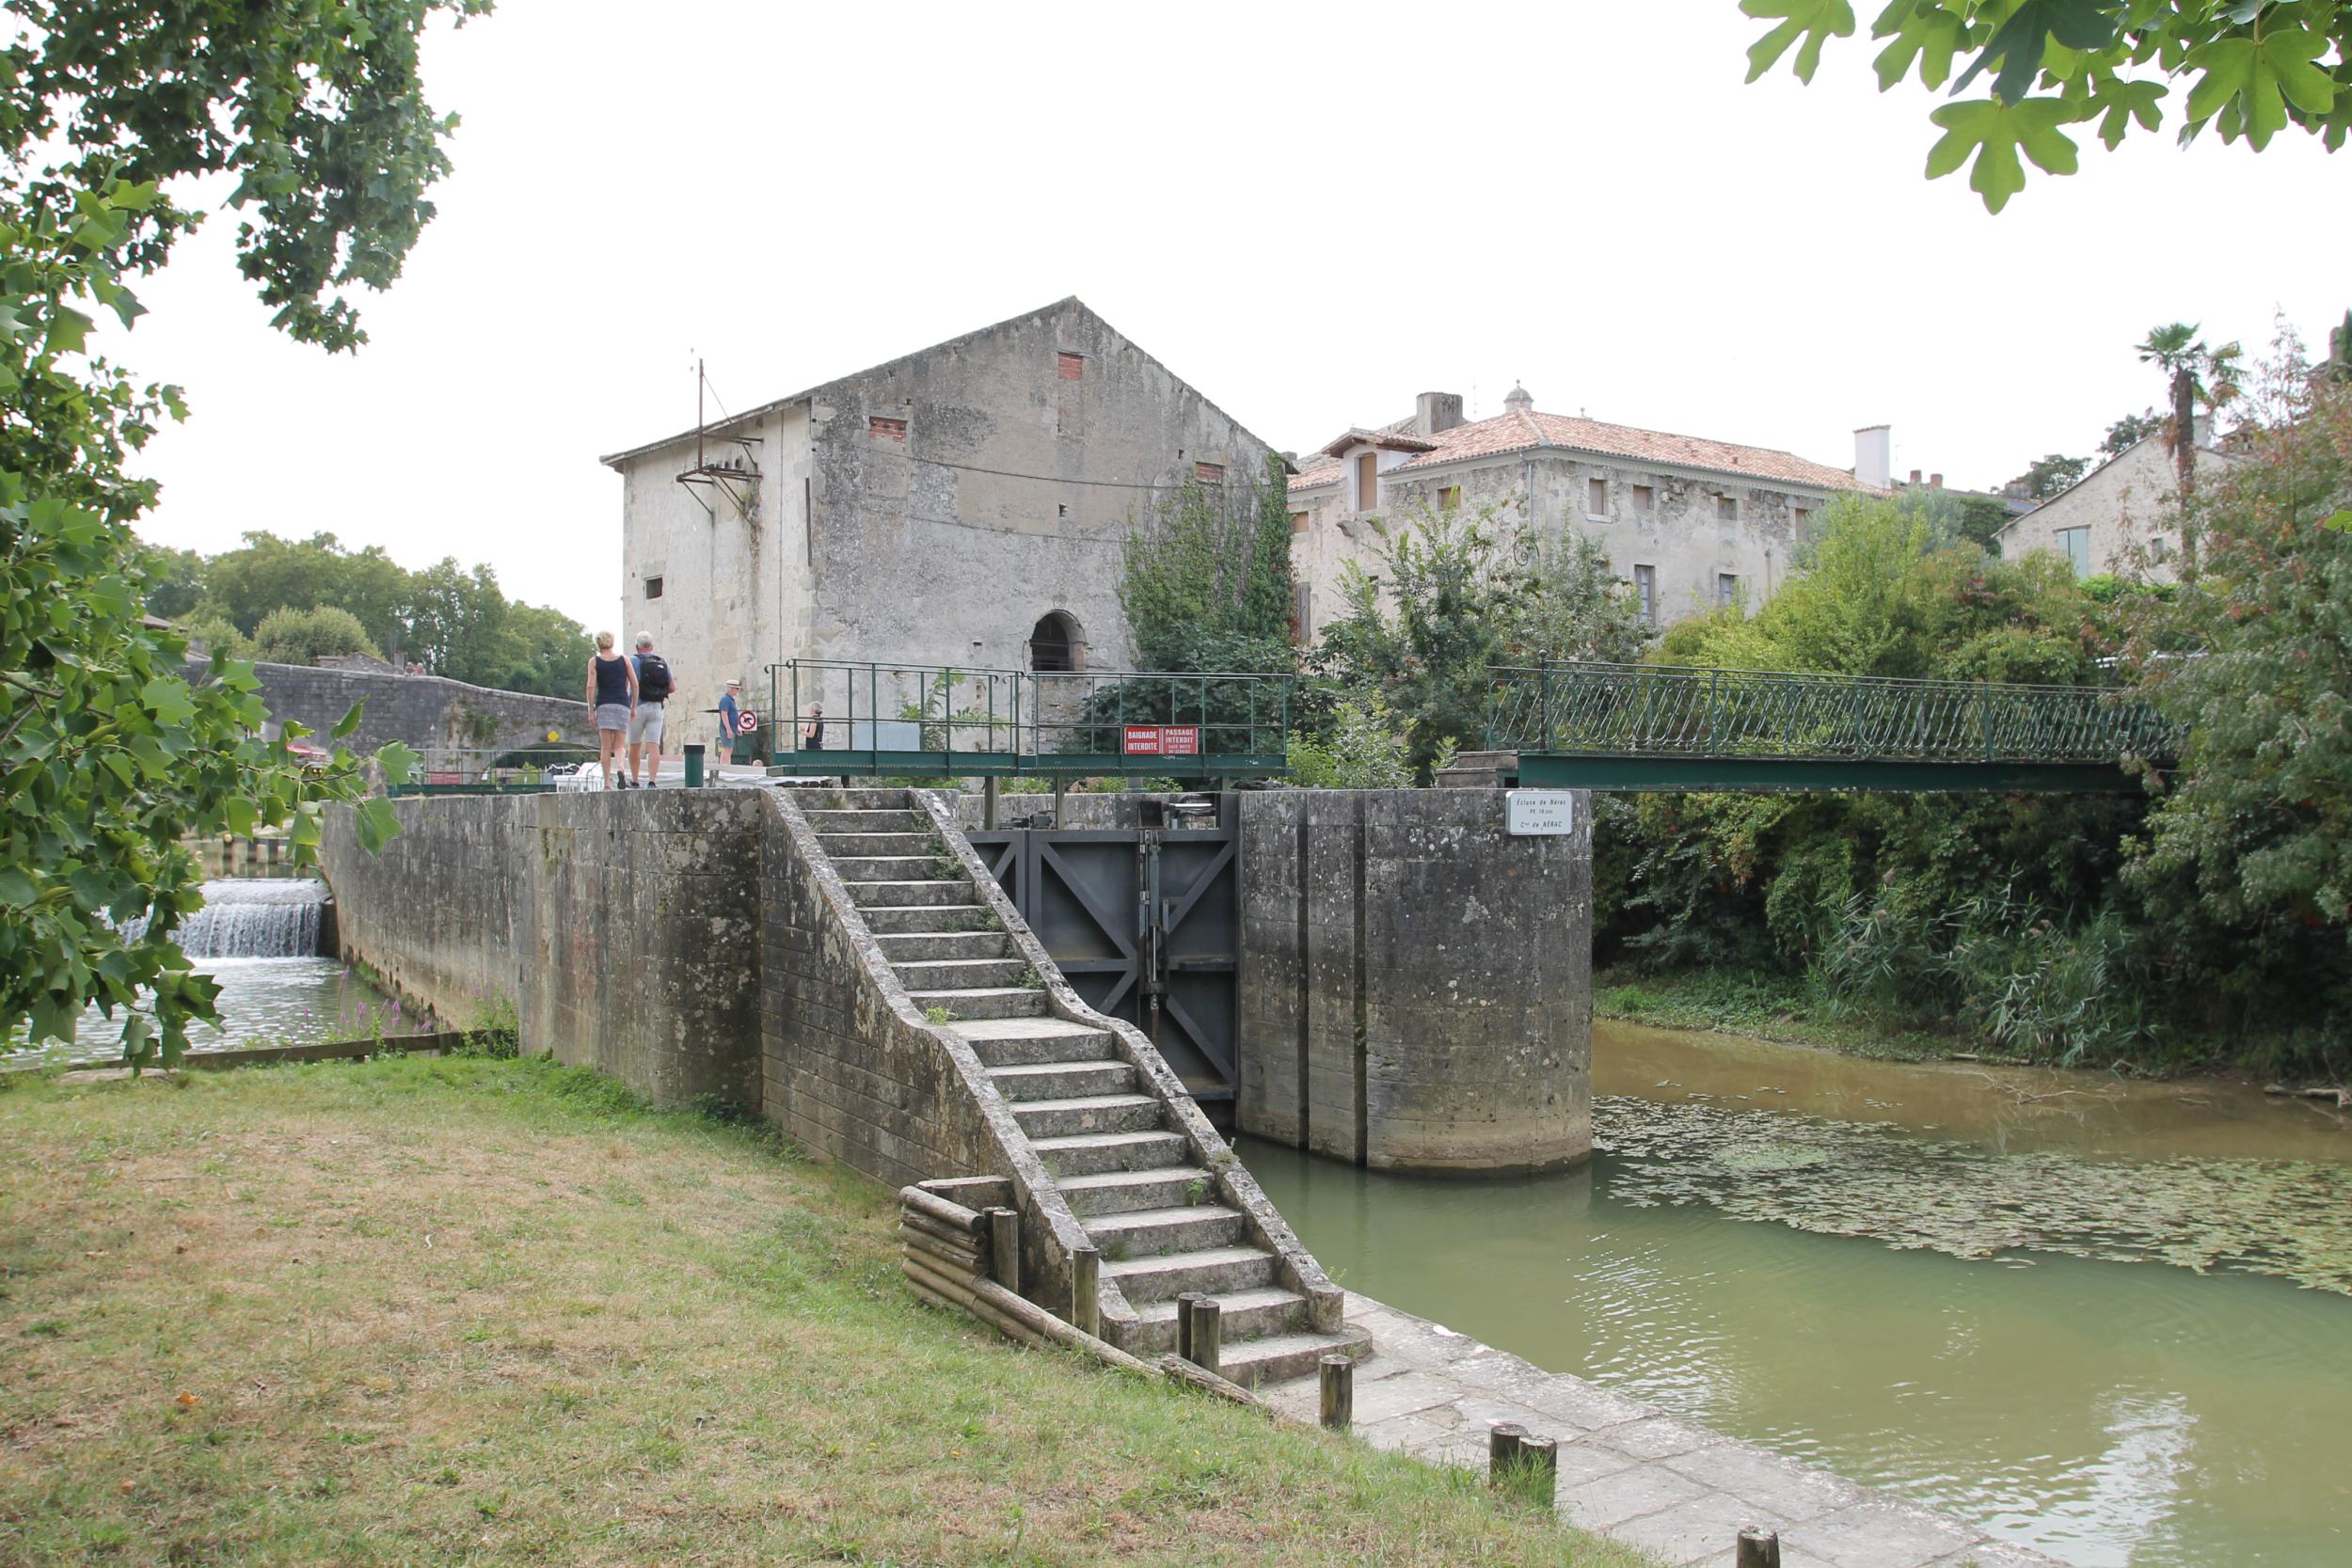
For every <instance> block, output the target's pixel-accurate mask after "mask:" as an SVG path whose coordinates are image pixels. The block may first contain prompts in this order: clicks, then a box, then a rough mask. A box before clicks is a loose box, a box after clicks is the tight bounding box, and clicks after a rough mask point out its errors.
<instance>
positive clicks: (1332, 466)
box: [1291, 452, 1347, 490]
mask: <svg viewBox="0 0 2352 1568" xmlns="http://www.w3.org/2000/svg"><path fill="white" fill-rule="evenodd" d="M1346 472H1347V466H1346V465H1345V464H1343V463H1341V462H1339V461H1338V460H1337V459H1335V458H1329V457H1326V456H1324V455H1323V454H1322V453H1320V452H1317V453H1316V454H1315V455H1314V456H1312V457H1307V458H1301V459H1300V460H1299V465H1298V471H1297V472H1296V473H1295V474H1293V475H1291V488H1292V489H1294V490H1306V489H1310V488H1311V487H1313V486H1315V485H1317V484H1335V483H1339V480H1340V477H1341V476H1342V475H1343V474H1345V473H1346Z"/></svg>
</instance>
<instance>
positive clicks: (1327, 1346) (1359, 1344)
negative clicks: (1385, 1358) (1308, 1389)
mask: <svg viewBox="0 0 2352 1568" xmlns="http://www.w3.org/2000/svg"><path fill="white" fill-rule="evenodd" d="M1171 1326H1172V1324H1171ZM1370 1354H1372V1335H1371V1334H1370V1333H1369V1332H1367V1331H1366V1330H1364V1329H1360V1328H1357V1327H1354V1326H1353V1325H1351V1326H1349V1327H1348V1328H1346V1329H1344V1330H1343V1331H1342V1332H1340V1333H1338V1334H1317V1333H1315V1332H1314V1331H1313V1330H1311V1329H1298V1330H1295V1331H1294V1332H1292V1333H1289V1334H1268V1335H1265V1336H1263V1338H1248V1339H1240V1340H1236V1339H1235V1338H1233V1335H1232V1330H1231V1329H1229V1328H1227V1327H1226V1325H1225V1323H1224V1322H1223V1320H1222V1319H1220V1320H1219V1321H1218V1323H1217V1363H1216V1370H1217V1372H1218V1374H1219V1375H1221V1376H1223V1377H1224V1378H1226V1379H1227V1380H1228V1381H1230V1382H1233V1383H1238V1384H1240V1385H1241V1386H1243V1387H1245V1388H1255V1387H1257V1386H1259V1385H1260V1384H1262V1383H1283V1382H1287V1381H1289V1380H1290V1379H1292V1378H1295V1377H1304V1376H1306V1375H1307V1374H1308V1373H1309V1372H1311V1371H1313V1370H1315V1369H1316V1368H1317V1367H1318V1366H1320V1365H1321V1364H1322V1362H1323V1358H1324V1357H1325V1356H1327V1355H1344V1356H1347V1357H1349V1358H1350V1359H1352V1360H1356V1361H1361V1360H1363V1359H1364V1358H1365V1357H1367V1356H1369V1355H1370Z"/></svg>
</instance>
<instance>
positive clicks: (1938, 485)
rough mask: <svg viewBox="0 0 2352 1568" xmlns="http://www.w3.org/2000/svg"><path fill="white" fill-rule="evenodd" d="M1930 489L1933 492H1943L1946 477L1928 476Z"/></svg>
mask: <svg viewBox="0 0 2352 1568" xmlns="http://www.w3.org/2000/svg"><path fill="white" fill-rule="evenodd" d="M1928 488H1929V489H1931V490H1941V489H1943V488H1944V476H1943V475H1942V474H1930V475H1928Z"/></svg>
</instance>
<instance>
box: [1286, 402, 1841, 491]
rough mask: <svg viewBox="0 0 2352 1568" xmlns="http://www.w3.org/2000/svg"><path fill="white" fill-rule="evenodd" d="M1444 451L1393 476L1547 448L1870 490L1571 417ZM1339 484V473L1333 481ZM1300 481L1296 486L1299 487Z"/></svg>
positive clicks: (1467, 439)
mask: <svg viewBox="0 0 2352 1568" xmlns="http://www.w3.org/2000/svg"><path fill="white" fill-rule="evenodd" d="M1434 440H1435V442H1436V448H1437V450H1436V451H1428V452H1423V453H1422V455H1420V456H1418V457H1415V458H1413V459H1411V460H1410V461H1408V462H1405V463H1400V464H1398V465H1397V466H1396V467H1393V468H1390V469H1387V470H1385V473H1384V476H1383V477H1386V474H1409V473H1415V472H1418V471H1421V470H1423V469H1427V468H1435V467H1439V466H1441V465H1444V464H1448V463H1459V462H1461V461H1463V460H1464V459H1466V458H1472V457H1499V456H1502V455H1503V454H1504V453H1507V452H1515V451H1533V450H1534V449H1537V448H1543V447H1558V448H1564V449H1565V450H1567V451H1583V452H1592V453H1594V454H1596V455H1597V456H1602V457H1623V458H1630V459H1632V460H1633V461H1635V462H1641V463H1664V464H1671V465H1673V466H1674V467H1682V468H1702V469H1706V470H1708V471H1709V472H1713V473H1722V474H1732V475H1737V476H1739V477H1741V478H1747V479H1758V480H1765V481H1768V482H1774V483H1782V484H1802V485H1805V486H1807V487H1808V488H1812V489H1819V490H1862V489H1867V488H1868V487H1867V485H1862V484H1858V483H1855V482H1854V477H1853V475H1852V474H1851V473H1850V472H1848V471H1847V470H1846V469H1844V468H1833V467H1828V466H1827V465H1825V464H1820V463H1815V462H1812V461H1810V460H1809V459H1806V458H1803V457H1799V456H1798V455H1796V453H1794V452H1787V451H1773V450H1772V448H1770V447H1743V446H1740V445H1738V444H1736V443H1734V442H1730V441H1709V440H1707V439H1704V438H1703V437H1700V436H1671V435H1668V434H1666V433H1665V432H1663V431H1657V430H1636V429H1634V428H1633V427H1632V426H1631V425H1622V424H1604V423H1602V422H1601V421H1600V420H1580V419H1572V418H1570V417H1569V416H1567V415H1565V414H1539V413H1534V412H1528V413H1519V412H1516V411H1514V412H1512V413H1508V414H1502V415H1498V416H1497V417H1496V418H1494V419H1491V420H1478V421H1477V422H1476V423H1474V424H1463V425H1455V426H1454V428H1453V429H1452V430H1445V431H1439V432H1438V435H1437V436H1435V437H1434ZM1327 477H1329V478H1337V477H1338V475H1337V474H1332V475H1330V476H1327ZM1291 483H1292V484H1293V485H1294V486H1295V485H1297V484H1298V483H1300V482H1299V480H1293V481H1291Z"/></svg>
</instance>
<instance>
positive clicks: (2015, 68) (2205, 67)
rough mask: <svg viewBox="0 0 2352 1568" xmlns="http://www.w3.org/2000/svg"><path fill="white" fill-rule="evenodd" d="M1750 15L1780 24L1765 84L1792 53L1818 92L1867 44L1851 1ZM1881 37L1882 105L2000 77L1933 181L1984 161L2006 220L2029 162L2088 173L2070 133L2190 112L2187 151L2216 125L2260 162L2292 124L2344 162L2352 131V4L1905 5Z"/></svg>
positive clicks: (1751, 8) (1908, 1)
mask: <svg viewBox="0 0 2352 1568" xmlns="http://www.w3.org/2000/svg"><path fill="white" fill-rule="evenodd" d="M1740 9H1741V11H1743V12H1744V13H1745V14H1747V15H1749V16H1752V17H1757V18H1762V19H1768V20H1772V21H1773V22H1774V23H1775V25H1774V26H1773V27H1772V29H1771V30H1770V31H1769V32H1767V33H1766V34H1765V35H1764V36H1763V37H1762V38H1760V39H1758V40H1756V43H1755V44H1754V45H1753V46H1752V47H1751V48H1750V49H1749V51H1748V61H1749V72H1748V80H1750V81H1751V82H1753V81H1755V80H1756V78H1757V77H1759V76H1761V75H1763V74H1764V73H1765V72H1766V71H1770V70H1771V69H1772V67H1773V66H1774V65H1775V64H1777V63H1779V61H1780V60H1781V59H1782V58H1783V56H1785V55H1788V53H1789V51H1790V49H1791V48H1792V47H1794V48H1795V50H1796V55H1795V58H1794V59H1793V60H1792V61H1791V62H1790V69H1791V70H1792V71H1794V72H1795V74H1796V75H1797V77H1798V78H1799V79H1800V80H1803V81H1806V82H1810V81H1811V80H1812V79H1813V75H1814V71H1816V70H1817V69H1818V68H1819V66H1820V59H1821V54H1822V50H1823V46H1824V45H1825V44H1827V43H1828V42H1829V41H1830V40H1833V39H1839V38H1846V37H1850V36H1851V34H1852V33H1853V31H1854V17H1853V13H1852V11H1851V9H1850V8H1848V7H1847V6H1845V5H1843V4H1841V3H1838V0H1742V4H1741V6H1740ZM1870 36H1871V37H1872V38H1873V39H1880V40H1886V42H1885V45H1884V47H1883V48H1882V49H1881V50H1880V51H1879V52H1878V54H1877V55H1876V57H1875V59H1874V61H1873V69H1874V71H1876V74H1877V77H1878V84H1879V89H1880V90H1881V91H1882V92H1883V91H1887V90H1889V89H1891V88H1892V87H1895V85H1896V84H1897V83H1899V82H1902V81H1905V80H1910V79H1914V78H1915V79H1916V80H1917V81H1918V82H1919V84H1920V85H1921V86H1922V87H1928V88H1930V89H1931V90H1936V89H1942V88H1943V87H1945V84H1946V83H1947V82H1950V83H1951V87H1950V90H1951V92H1952V93H1953V94H1955V95H1957V94H1960V93H1963V92H1965V91H1967V90H1968V89H1969V88H1971V87H1975V86H1977V85H1978V84H1979V80H1980V79H1984V78H1989V82H1988V83H1987V86H1988V87H1989V91H1987V93H1986V96H1984V97H1982V98H1972V99H1964V100H1961V101H1959V102H1955V103H1947V104H1944V105H1943V106H1941V107H1939V108H1937V109H1935V110H1934V111H1932V112H1931V114H1930V116H1929V119H1931V120H1932V121H1933V122H1934V124H1935V125H1936V126H1938V127H1939V128H1940V129H1941V130H1942V131H1943V132H1944V135H1943V137H1942V138H1941V139H1940V140H1938V141H1937V142H1936V144H1935V146H1934V148H1933V150H1931V151H1930V153H1929V154H1928V168H1927V171H1928V177H1929V178H1930V179H1940V178H1942V177H1943V176H1945V175H1947V174H1951V173H1955V172H1957V171H1958V170H1959V169H1960V167H1961V166H1963V165H1964V164H1969V163H1971V162H1973V164H1974V167H1973V169H1972V171H1971V173H1970V176H1969V181H1968V183H1969V186H1970V188H1971V189H1973V190H1975V191H1976V192H1977V194H1978V195H1979V197H1980V198H1982V199H1983V201H1984V204H1985V207H1986V208H1987V210H1988V211H1991V212H1995V213H1997V212H1999V211H2000V210H2001V209H2002V208H2003V207H2004V206H2006V205H2007V204H2008V202H2009V200H2010V198H2011V197H2013V196H2015V195H2016V194H2017V192H2018V191H2019V190H2021V189H2023V188H2024V186H2025V183H2026V167H2025V166H2026V163H2027V162H2031V163H2032V164H2033V165H2034V166H2036V167H2038V168H2040V169H2042V171H2043V172H2044V173H2048V174H2072V173H2074V171H2075V168H2076V158H2077V151H2078V149H2077V144H2076V141H2075V139H2074V137H2073V136H2071V135H2068V134H2067V128H2068V127H2072V126H2095V129H2096V134H2097V135H2098V136H2099V139H2100V140H2101V142H2103V143H2104V144H2105V145H2106V147H2107V148H2108V149H2109V150H2113V149H2115V148H2116V147H2118V146H2120V145H2122V142H2123V140H2124V138H2125V137H2126V136H2128V135H2132V134H2133V133H2134V132H2135V131H2137V132H2139V133H2142V134H2145V133H2149V132H2153V131H2156V130H2158V129H2159V128H2161V127H2162V126H2163V125H2164V123H2165V119H2166V111H2167V106H2168V105H2169V104H2173V103H2177V104H2178V105H2179V107H2178V109H2177V110H2176V115H2177V119H2178V121H2179V133H2180V136H2181V139H2182V140H2183V141H2184V142H2185V141H2188V140H2191V139H2193V138H2194V137H2196V136H2197V135H2201V133H2202V132H2203V131H2204V130H2205V129H2206V128H2207V127H2208V126H2210V127H2211V128H2212V129H2213V130H2214V132H2215V133H2216V134H2217V135H2219V136H2220V137H2221V138H2222V139H2223V140H2224V141H2236V140H2238V139H2239V138H2240V137H2243V138H2245V140H2246V141H2247V143H2248V144H2249V146H2251V147H2253V148H2254V149H2255V150H2262V149H2264V148H2266V147H2268V146H2269V145H2270V142H2271V139H2272V138H2273V137H2274V136H2276V135H2278V134H2279V133H2280V131H2283V130H2286V129H2288V128H2290V127H2293V128H2295V129H2297V130H2300V131H2303V132H2305V133H2307V134H2309V135H2314V136H2317V137H2319V138H2320V140H2321V142H2322V144H2323V145H2325V146H2326V147H2327V149H2328V150H2329V151H2334V150H2337V149H2338V148H2340V147H2342V146H2343V145H2344V137H2345V135H2346V134H2347V132H2352V46H2348V43H2352V7H2346V6H2343V5H2340V4H2336V3H2334V0H2183V3H2179V4H2162V3H2158V0H1891V3H1889V4H1888V5H1886V6H1885V7H1884V8H1883V9H1882V10H1881V11H1880V12H1879V14H1878V17H1877V19H1876V20H1875V21H1873V22H1872V24H1871V25H1870ZM1963 58H1964V59H1965V60H1966V62H1967V63H1966V64H1965V66H1964V67H1963V68H1962V69H1961V71H1960V73H1959V76H1958V78H1957V79H1954V77H1953V74H1952V73H1953V67H1954V65H1955V64H1956V63H1957V62H1959V61H1960V60H1962V59H1963ZM2184 87H2185V93H2183V92H2180V91H2178V90H2176V89H2181V88H2184Z"/></svg>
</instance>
